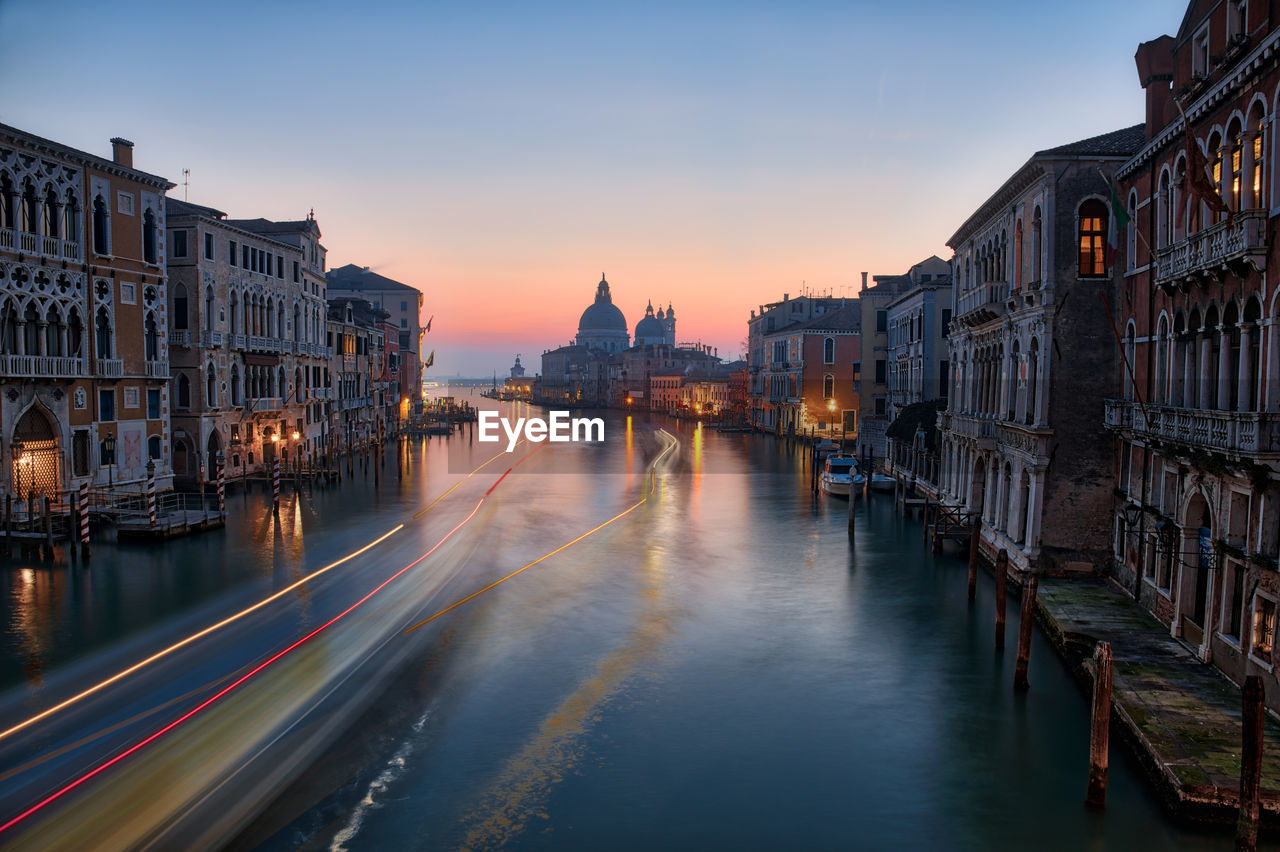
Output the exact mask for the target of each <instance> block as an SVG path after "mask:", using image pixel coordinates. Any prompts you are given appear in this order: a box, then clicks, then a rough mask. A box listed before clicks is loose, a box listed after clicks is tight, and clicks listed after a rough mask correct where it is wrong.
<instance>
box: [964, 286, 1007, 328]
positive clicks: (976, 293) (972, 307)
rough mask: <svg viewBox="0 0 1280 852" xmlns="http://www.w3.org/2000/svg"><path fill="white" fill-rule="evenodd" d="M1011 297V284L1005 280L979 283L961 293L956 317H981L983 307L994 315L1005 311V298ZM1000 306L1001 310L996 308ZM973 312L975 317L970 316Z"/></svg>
mask: <svg viewBox="0 0 1280 852" xmlns="http://www.w3.org/2000/svg"><path fill="white" fill-rule="evenodd" d="M1007 298H1009V285H1008V284H1007V283H1006V282H1004V281H988V282H986V283H984V284H979V285H978V286H977V287H974V288H973V289H972V290H969V291H968V292H965V293H961V294H960V298H959V299H958V300H957V301H956V316H955V318H956V319H961V318H973V319H980V318H981V316H982V309H986V312H990V313H992V314H993V315H995V314H996V313H999V312H1001V311H1003V305H1004V301H1005V299H1007ZM997 306H999V310H996V308H997ZM970 314H973V315H974V316H973V317H970Z"/></svg>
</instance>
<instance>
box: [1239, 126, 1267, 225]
mask: <svg viewBox="0 0 1280 852" xmlns="http://www.w3.org/2000/svg"><path fill="white" fill-rule="evenodd" d="M1257 137H1258V132H1257V131H1256V130H1255V131H1252V132H1249V133H1243V134H1241V136H1240V144H1241V145H1242V146H1244V148H1243V150H1242V151H1241V155H1242V156H1241V158H1240V163H1241V165H1240V197H1241V204H1240V209H1241V210H1245V209H1248V208H1251V207H1258V206H1260V205H1259V204H1258V199H1257V198H1255V197H1254V195H1253V169H1254V160H1253V140H1254V139H1256V138H1257ZM1263 177H1264V178H1265V177H1266V176H1265V175H1264V176H1263Z"/></svg>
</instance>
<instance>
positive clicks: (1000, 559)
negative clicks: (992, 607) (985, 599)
mask: <svg viewBox="0 0 1280 852" xmlns="http://www.w3.org/2000/svg"><path fill="white" fill-rule="evenodd" d="M1008 583H1009V551H1007V550H1005V549H1004V548H1003V547H1002V548H1000V552H999V553H998V554H997V555H996V650H997V651H1003V650H1004V610H1005V603H1006V601H1005V598H1006V597H1007V595H1006V591H1007V590H1008Z"/></svg>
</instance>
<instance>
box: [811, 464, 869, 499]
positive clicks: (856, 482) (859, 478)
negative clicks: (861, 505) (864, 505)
mask: <svg viewBox="0 0 1280 852" xmlns="http://www.w3.org/2000/svg"><path fill="white" fill-rule="evenodd" d="M866 481H867V478H866V477H865V476H863V475H862V473H861V472H860V471H859V470H858V459H857V457H856V456H846V455H833V456H828V457H827V460H826V463H825V464H824V465H823V467H822V475H821V476H820V477H819V478H818V483H819V485H820V486H821V488H822V490H823V491H825V492H826V493H828V494H831V495H833V496H836V497H849V496H851V495H852V496H854V497H857V496H858V492H860V491H861V490H862V485H863V483H865V482H866Z"/></svg>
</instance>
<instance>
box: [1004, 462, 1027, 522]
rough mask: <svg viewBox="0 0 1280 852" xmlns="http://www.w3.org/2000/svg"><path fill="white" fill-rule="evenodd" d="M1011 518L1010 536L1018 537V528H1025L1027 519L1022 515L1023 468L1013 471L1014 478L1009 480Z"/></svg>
mask: <svg viewBox="0 0 1280 852" xmlns="http://www.w3.org/2000/svg"><path fill="white" fill-rule="evenodd" d="M1009 491H1010V492H1011V493H1010V494H1009V520H1008V524H1007V526H1006V529H1007V530H1008V532H1009V537H1010V538H1012V539H1017V538H1018V530H1019V528H1020V527H1023V528H1025V521H1024V520H1023V517H1022V470H1021V468H1019V469H1017V470H1015V471H1014V472H1013V478H1012V479H1011V480H1010V481H1009Z"/></svg>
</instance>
